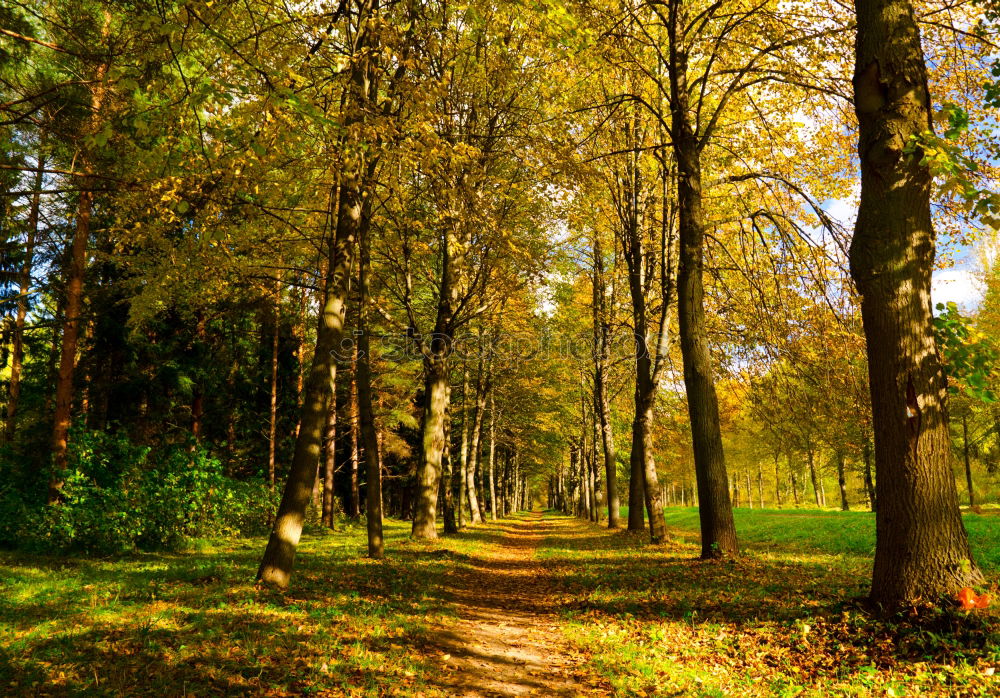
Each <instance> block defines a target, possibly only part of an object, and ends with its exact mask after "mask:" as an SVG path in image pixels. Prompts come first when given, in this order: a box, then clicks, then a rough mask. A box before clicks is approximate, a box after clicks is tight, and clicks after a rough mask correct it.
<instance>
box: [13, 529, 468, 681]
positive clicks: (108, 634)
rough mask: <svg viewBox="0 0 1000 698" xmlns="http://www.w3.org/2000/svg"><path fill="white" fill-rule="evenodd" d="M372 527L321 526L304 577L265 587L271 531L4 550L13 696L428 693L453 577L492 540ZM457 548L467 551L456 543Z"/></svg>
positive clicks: (304, 551) (303, 554)
mask: <svg viewBox="0 0 1000 698" xmlns="http://www.w3.org/2000/svg"><path fill="white" fill-rule="evenodd" d="M408 533H409V524H407V523H402V522H392V521H390V522H387V545H388V547H389V548H390V550H391V554H390V556H389V557H388V559H386V560H384V561H381V562H375V561H372V560H368V559H366V558H365V557H364V551H365V532H364V528H363V526H360V527H359V526H349V527H347V528H346V529H345V530H344V531H342V532H337V533H329V534H320V535H316V536H306V537H304V539H303V543H302V545H301V546H300V548H299V555H298V559H297V566H296V571H295V578H294V580H293V586H292V589H291V590H290V591H289V592H287V593H279V592H275V591H269V590H265V589H261V588H257V587H256V586H255V585H254V583H253V578H254V573H255V572H256V566H257V563H258V561H259V556H260V554H261V552H262V551H263V547H264V542H265V541H264V539H251V540H240V541H221V542H210V541H209V542H202V544H201V545H199V546H197V547H196V549H195V550H193V551H190V552H187V553H180V554H146V555H141V556H137V557H129V558H122V559H107V560H94V559H83V558H44V557H38V556H25V555H19V554H14V553H0V694H2V695H21V694H31V695H34V694H36V693H38V692H39V691H43V692H44V693H45V694H55V695H84V694H85V695H135V694H143V695H163V696H167V695H189V694H193V695H198V696H201V695H223V694H227V695H232V694H236V695H242V694H253V695H258V694H262V693H263V694H272V693H273V694H288V693H294V694H310V693H323V692H326V693H327V694H335V695H343V694H345V693H346V694H368V695H379V694H381V693H382V692H384V690H385V688H386V687H387V686H392V687H393V688H392V691H393V693H396V694H409V693H414V692H420V691H425V690H426V689H427V686H428V682H429V681H430V680H431V679H432V677H433V674H434V670H435V667H433V666H430V665H429V664H428V662H427V661H426V659H425V657H424V656H422V654H421V652H420V647H421V644H422V642H423V641H424V640H425V639H426V633H427V629H428V623H429V622H431V621H433V620H434V619H435V618H440V617H442V614H447V612H448V611H447V606H446V604H445V603H444V602H443V601H442V599H441V596H440V594H441V591H442V590H443V589H444V588H446V575H447V574H448V572H449V571H450V570H453V569H454V567H455V565H458V564H462V563H461V559H462V556H463V555H467V554H470V553H472V552H474V551H475V550H476V549H477V547H478V546H480V545H481V544H482V543H481V541H480V540H479V539H477V537H476V536H475V535H470V536H463V537H461V538H456V539H449V540H448V541H447V542H441V543H430V544H417V543H412V542H410V541H408V540H407V535H408ZM453 553H457V555H456V554H453Z"/></svg>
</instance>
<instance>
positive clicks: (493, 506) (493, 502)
mask: <svg viewBox="0 0 1000 698" xmlns="http://www.w3.org/2000/svg"><path fill="white" fill-rule="evenodd" d="M496 446H497V439H496V403H495V401H494V396H493V389H492V387H491V388H490V520H491V521H496V520H497V490H496V484H495V483H494V480H493V461H494V457H495V455H496Z"/></svg>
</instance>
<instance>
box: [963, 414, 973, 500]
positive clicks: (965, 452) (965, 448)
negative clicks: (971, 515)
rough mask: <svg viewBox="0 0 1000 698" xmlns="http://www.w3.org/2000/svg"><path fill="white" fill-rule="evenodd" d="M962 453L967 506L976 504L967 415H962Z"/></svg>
mask: <svg viewBox="0 0 1000 698" xmlns="http://www.w3.org/2000/svg"><path fill="white" fill-rule="evenodd" d="M962 455H963V456H965V484H966V487H968V488H969V506H970V507H974V506H976V494H975V492H974V491H973V489H972V465H971V464H970V463H969V417H968V415H966V414H963V415H962Z"/></svg>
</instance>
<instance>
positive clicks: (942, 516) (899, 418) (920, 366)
mask: <svg viewBox="0 0 1000 698" xmlns="http://www.w3.org/2000/svg"><path fill="white" fill-rule="evenodd" d="M855 7H856V9H857V42H856V64H855V74H854V103H855V111H856V112H857V116H858V123H859V144H858V153H859V156H860V160H861V202H860V206H859V209H858V217H857V223H856V226H855V233H854V238H853V240H852V242H851V249H850V262H851V276H852V277H853V279H854V281H855V284H856V285H857V288H858V291H859V292H860V294H861V317H862V320H863V323H864V328H865V337H866V338H867V340H868V342H867V343H868V375H869V383H870V389H871V396H872V417H873V425H874V433H875V469H876V475H877V482H876V490H877V497H878V509H877V512H876V515H875V531H876V535H875V563H874V567H873V572H872V589H871V597H870V598H871V600H872V602H873V603H875V604H877V605H878V606H880V607H881V608H883V609H885V610H895V609H896V608H898V607H899V606H901V605H902V604H905V603H909V602H911V601H913V602H915V601H916V600H917V599H925V600H931V599H936V598H939V597H941V596H952V595H954V594H955V592H957V591H958V590H959V589H960V588H962V587H964V586H971V585H973V584H977V583H980V582H982V579H983V577H982V574H981V573H980V572H979V570H978V568H977V567H976V565H975V564H974V562H973V561H972V554H971V552H970V550H969V543H968V538H967V536H966V532H965V527H964V526H963V524H962V517H961V513H960V511H959V506H958V492H957V489H956V486H955V477H954V474H953V473H952V469H951V463H950V458H951V453H950V435H949V433H948V410H947V400H946V394H947V391H946V384H945V377H944V374H943V372H942V370H941V365H940V360H939V358H938V357H939V355H938V351H937V347H936V345H935V340H934V331H933V324H932V313H931V294H930V289H931V271H932V269H933V267H934V233H933V229H932V226H931V215H930V190H931V176H930V172H929V171H928V168H927V166H926V165H925V164H922V163H921V158H920V156H919V154H917V155H915V156H910V155H906V154H904V152H903V150H904V148H905V147H906V146H907V143H908V139H909V138H910V137H911V136H914V135H917V134H920V133H923V132H926V131H928V130H930V129H931V128H932V123H931V99H930V94H929V92H928V88H927V73H926V68H925V65H924V54H923V50H922V48H921V45H920V34H919V30H918V27H917V22H916V19H915V18H914V13H913V8H912V6H911V4H910V2H909V0H856V2H855Z"/></svg>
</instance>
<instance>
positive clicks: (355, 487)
mask: <svg viewBox="0 0 1000 698" xmlns="http://www.w3.org/2000/svg"><path fill="white" fill-rule="evenodd" d="M358 351H360V348H359V349H358ZM348 400H350V415H351V416H350V429H351V459H350V465H351V473H350V475H351V478H350V491H349V492H348V498H349V499H348V501H349V503H348V516H350V517H351V518H352V519H356V518H358V517H359V516H361V489H360V486H359V484H358V469H359V467H360V453H359V448H360V443H359V441H360V439H359V437H360V433H359V432H360V431H361V424H360V417H359V412H360V409H359V405H358V400H359V398H358V356H357V354H355V355H354V356H352V357H351V385H350V393H349V395H348ZM372 453H378V451H373V452H372ZM368 454H369V451H367V450H366V451H365V457H366V458H367V457H368Z"/></svg>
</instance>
